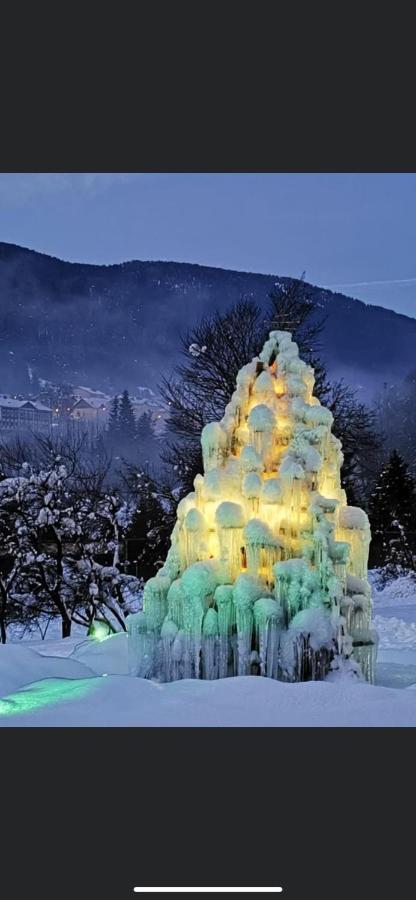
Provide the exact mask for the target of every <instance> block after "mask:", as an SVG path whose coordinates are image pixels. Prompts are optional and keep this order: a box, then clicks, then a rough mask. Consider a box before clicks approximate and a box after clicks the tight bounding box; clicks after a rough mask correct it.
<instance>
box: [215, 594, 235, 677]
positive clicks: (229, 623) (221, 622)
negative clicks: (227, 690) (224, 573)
mask: <svg viewBox="0 0 416 900" xmlns="http://www.w3.org/2000/svg"><path fill="white" fill-rule="evenodd" d="M214 601H215V603H216V605H217V610H218V631H219V658H218V677H219V678H226V676H227V675H228V660H229V655H230V639H231V633H232V629H233V626H234V625H235V607H234V604H233V586H232V584H221V585H219V586H218V587H217V589H216V591H215V594H214Z"/></svg>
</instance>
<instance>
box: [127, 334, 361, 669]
mask: <svg viewBox="0 0 416 900" xmlns="http://www.w3.org/2000/svg"><path fill="white" fill-rule="evenodd" d="M313 388H314V372H313V369H312V368H311V367H310V366H308V365H306V363H304V362H303V361H302V360H301V359H300V358H299V352H298V347H297V345H296V344H295V343H294V342H293V341H292V336H291V334H290V333H289V332H286V331H272V332H271V333H270V336H269V339H268V340H267V341H266V343H265V345H264V347H263V350H262V352H261V353H260V356H259V357H257V358H255V359H253V360H252V361H251V362H250V363H249V364H248V365H246V366H243V368H242V369H241V370H240V372H239V373H238V375H237V387H236V390H235V392H234V394H233V396H232V398H231V402H230V403H229V404H228V406H227V408H226V410H225V415H224V417H223V419H222V420H221V421H220V422H212V423H210V424H209V425H206V426H205V428H204V429H203V431H202V436H201V443H202V451H203V462H204V475H197V477H196V478H195V481H194V487H195V491H194V492H193V493H190V494H188V495H187V496H186V497H185V498H184V499H183V500H181V502H180V503H179V505H178V510H177V522H176V524H175V527H174V529H173V532H172V537H171V547H170V550H169V552H168V555H167V558H166V562H165V564H164V566H163V568H161V569H160V570H159V571H158V573H157V575H156V576H155V577H154V578H150V579H149V581H148V582H147V583H146V585H145V588H144V609H143V611H142V612H139V613H136V614H135V615H132V616H129V618H128V635H129V638H128V641H129V665H130V671H131V672H132V673H133V674H136V675H139V676H142V677H146V678H158V679H160V680H162V681H171V680H175V679H179V678H208V679H213V678H224V677H226V676H228V675H249V674H258V675H265V676H268V677H270V678H277V679H280V680H283V681H304V680H309V679H321V678H324V677H326V675H327V674H328V672H329V671H330V670H334V669H337V668H338V669H340V668H342V667H344V668H347V669H349V671H354V670H355V671H357V673H360V672H361V673H362V675H363V676H364V677H365V678H366V679H368V680H369V681H372V680H373V669H374V660H375V648H376V636H375V633H374V632H373V631H372V630H371V597H370V587H369V584H368V581H367V560H368V550H369V543H370V528H369V523H368V519H367V516H366V514H365V512H363V510H361V509H358V508H355V507H350V506H347V501H346V495H345V492H344V490H343V489H342V488H341V482H340V468H341V465H342V452H341V444H340V441H339V440H337V438H336V437H334V435H333V434H332V433H331V426H332V415H331V413H330V411H329V410H328V409H326V408H325V407H323V406H321V404H320V402H319V400H318V399H317V398H316V397H314V396H313Z"/></svg>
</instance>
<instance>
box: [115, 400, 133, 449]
mask: <svg viewBox="0 0 416 900" xmlns="http://www.w3.org/2000/svg"><path fill="white" fill-rule="evenodd" d="M118 428H119V432H120V436H121V437H122V438H123V439H124V440H125V441H133V440H134V439H135V437H136V418H135V415H134V410H133V406H132V402H131V400H130V397H129V392H128V391H127V390H125V391H123V393H122V395H121V399H120V403H119V409H118Z"/></svg>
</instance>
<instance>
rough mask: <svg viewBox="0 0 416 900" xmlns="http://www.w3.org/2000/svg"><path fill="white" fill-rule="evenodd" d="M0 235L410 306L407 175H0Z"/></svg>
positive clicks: (73, 253) (413, 219)
mask: <svg viewBox="0 0 416 900" xmlns="http://www.w3.org/2000/svg"><path fill="white" fill-rule="evenodd" d="M0 241H8V242H10V243H14V244H20V245H22V246H24V247H30V248H32V249H34V250H40V251H42V252H44V253H49V254H51V255H52V256H58V257H60V258H61V259H66V260H71V261H78V262H90V263H115V262H123V261H125V260H131V259H142V260H146V259H158V260H177V261H183V262H196V263H200V264H202V265H209V266H220V267H222V268H227V269H240V270H245V271H251V272H265V273H272V274H276V275H292V276H299V275H300V274H301V273H302V272H303V271H305V272H306V279H307V280H308V281H311V282H312V283H313V284H319V285H323V286H325V287H334V288H335V287H337V288H338V289H339V290H340V291H342V293H345V294H349V295H350V296H353V297H358V298H359V299H361V300H365V301H366V302H367V303H374V304H378V305H381V306H387V307H390V308H391V309H395V310H396V311H397V312H403V313H407V314H408V315H412V316H416V258H415V256H416V253H415V251H416V174H415V173H410V174H406V173H396V174H394V173H391V174H365V173H364V174H363V173H361V174H273V173H264V174H263V173H246V174H226V173H225V174H212V173H211V174H210V173H203V174H175V173H162V174H148V173H79V174H71V173H42V174H32V173H21V174H19V173H16V174H6V173H0Z"/></svg>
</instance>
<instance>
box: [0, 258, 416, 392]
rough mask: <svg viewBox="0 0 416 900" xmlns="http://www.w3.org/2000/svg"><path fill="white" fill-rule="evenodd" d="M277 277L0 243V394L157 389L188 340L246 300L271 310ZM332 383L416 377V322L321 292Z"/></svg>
mask: <svg viewBox="0 0 416 900" xmlns="http://www.w3.org/2000/svg"><path fill="white" fill-rule="evenodd" d="M276 280H279V281H284V280H285V278H284V277H283V278H282V277H280V276H276V275H258V274H256V273H249V272H235V271H228V270H226V269H215V268H209V267H207V266H199V265H191V264H187V263H175V262H140V261H133V262H125V263H121V264H119V265H109V266H102V265H101V266H97V265H87V264H84V263H82V264H81V263H69V262H64V261H62V260H60V259H55V258H54V257H50V256H47V255H46V254H43V253H37V252H35V251H33V250H28V249H25V248H24V247H18V246H15V245H14V244H7V243H0V393H2V392H7V391H13V390H15V391H17V390H20V391H21V390H25V389H28V387H29V384H30V383H31V382H32V383H33V382H34V381H36V379H37V378H39V377H40V378H44V379H48V380H51V381H54V382H62V381H66V382H70V383H75V384H89V385H91V386H92V387H94V388H98V389H101V390H105V391H106V392H110V393H111V392H113V391H115V390H121V389H122V388H124V387H128V388H129V389H130V390H131V391H136V390H137V387H138V385H143V386H148V387H151V388H155V387H156V386H157V384H158V382H159V380H160V377H161V375H162V374H165V375H166V374H169V372H170V371H171V369H172V366H173V365H174V364H175V362H177V360H178V358H179V356H180V351H179V336H180V333H183V332H184V331H186V329H187V328H188V327H189V326H190V325H192V324H193V323H195V322H196V321H197V320H198V319H199V318H200V317H201V316H202V315H204V314H207V313H210V312H212V311H213V310H215V309H219V310H222V311H224V310H226V309H227V308H228V307H229V306H231V304H232V303H234V302H235V301H237V300H239V299H240V298H241V297H242V296H244V297H250V298H252V299H253V300H255V301H256V302H257V303H259V304H260V305H261V306H263V307H265V306H266V305H267V295H268V293H269V291H270V290H271V288H272V287H273V284H274V283H275V282H276ZM313 292H314V299H315V303H316V307H317V309H318V310H319V311H322V312H323V313H325V315H326V316H327V321H326V325H325V331H324V334H323V338H322V346H323V355H324V356H325V359H326V361H327V364H328V367H329V370H330V372H331V374H332V375H333V376H345V377H346V379H347V380H348V381H349V382H350V383H352V384H353V385H354V386H356V387H361V388H362V389H363V390H364V391H365V392H366V393H369V392H371V391H372V390H373V389H375V388H377V387H378V386H380V385H382V384H383V382H386V381H387V382H392V381H395V380H398V379H400V378H403V377H405V376H406V375H407V374H408V372H409V371H410V370H411V369H412V368H414V356H415V349H416V319H413V318H409V317H407V316H404V315H399V314H397V313H394V312H392V311H391V310H388V309H384V308H382V307H378V306H369V305H367V304H365V303H362V302H361V301H360V300H354V299H352V298H351V297H346V296H344V295H343V294H338V293H332V292H331V291H328V290H324V289H322V288H320V287H313Z"/></svg>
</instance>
